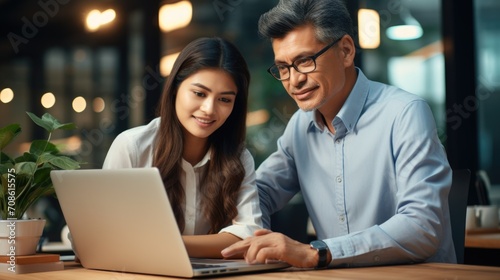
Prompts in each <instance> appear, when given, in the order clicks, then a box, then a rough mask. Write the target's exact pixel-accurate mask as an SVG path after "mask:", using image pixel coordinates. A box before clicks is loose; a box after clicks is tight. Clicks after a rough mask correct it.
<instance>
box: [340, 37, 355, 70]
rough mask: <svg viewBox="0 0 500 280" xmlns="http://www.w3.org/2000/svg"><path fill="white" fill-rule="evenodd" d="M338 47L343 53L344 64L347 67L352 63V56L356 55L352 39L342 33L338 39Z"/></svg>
mask: <svg viewBox="0 0 500 280" xmlns="http://www.w3.org/2000/svg"><path fill="white" fill-rule="evenodd" d="M338 44H339V48H340V50H341V52H342V54H343V58H344V66H346V67H348V66H351V65H352V64H353V63H354V57H355V56H356V47H355V45H354V40H353V39H352V37H351V36H349V35H344V37H342V39H340V41H339V43H338Z"/></svg>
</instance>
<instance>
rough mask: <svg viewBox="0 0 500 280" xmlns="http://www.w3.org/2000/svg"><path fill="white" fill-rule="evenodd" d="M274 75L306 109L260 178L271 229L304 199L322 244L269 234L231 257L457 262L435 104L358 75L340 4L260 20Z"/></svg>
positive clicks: (294, 2)
mask: <svg viewBox="0 0 500 280" xmlns="http://www.w3.org/2000/svg"><path fill="white" fill-rule="evenodd" d="M259 32H260V33H261V34H262V35H264V36H265V37H268V38H270V39H271V42H272V47H273V51H274V55H275V61H274V62H275V63H274V65H273V66H272V67H271V68H269V72H270V73H271V74H272V75H273V76H274V77H275V78H276V79H278V80H280V81H281V82H282V83H283V86H284V87H285V89H286V90H287V92H288V93H289V95H290V96H291V97H292V98H293V99H294V100H295V102H296V103H297V105H298V106H299V107H300V110H298V111H297V112H296V113H295V114H294V115H293V117H292V118H291V119H290V121H289V123H288V125H287V127H286V129H285V132H284V134H283V135H282V136H281V137H280V139H279V140H278V150H277V151H276V152H275V153H273V154H272V155H271V156H270V157H269V158H268V159H267V160H265V161H264V162H263V163H262V165H261V166H260V167H259V169H258V171H257V185H258V187H259V192H260V204H261V207H262V211H263V221H264V225H265V226H266V227H267V228H269V226H270V225H269V215H270V214H272V213H274V212H275V211H277V210H279V209H280V208H282V207H283V206H285V205H286V203H287V202H288V201H289V200H290V199H291V198H292V197H293V196H294V195H295V194H296V193H297V192H299V191H301V192H302V194H303V196H304V200H305V203H306V206H307V209H308V211H309V215H310V217H311V221H312V223H313V225H314V228H315V230H316V234H317V237H318V240H317V241H313V242H312V243H311V244H303V243H300V242H297V241H295V240H292V239H290V238H288V237H286V236H284V235H283V234H280V233H273V232H271V231H269V230H260V231H256V232H255V236H253V237H250V238H248V239H245V240H243V241H240V242H238V243H236V244H234V245H232V246H230V247H228V248H226V249H224V250H223V251H222V254H223V256H224V257H229V256H231V255H234V254H237V253H244V255H245V259H246V260H247V262H250V263H255V262H266V261H267V260H272V259H279V260H283V261H286V262H288V263H289V264H291V265H293V266H296V267H316V268H322V267H328V266H370V265H385V264H397V263H413V262H451V263H454V262H456V256H455V250H454V247H453V241H452V236H451V226H450V216H449V210H448V202H447V199H448V192H449V189H450V185H451V169H450V166H449V164H448V161H447V158H446V154H445V152H444V149H443V147H442V145H441V143H440V141H439V139H438V137H437V133H436V132H437V131H436V127H435V121H434V119H433V116H432V113H431V111H430V109H429V106H428V105H427V103H426V102H425V101H424V100H423V99H421V98H419V97H418V96H415V95H412V94H410V93H407V92H405V91H403V90H401V89H398V88H395V87H392V86H389V85H385V84H381V83H377V82H373V81H370V80H368V79H367V78H366V77H365V75H364V74H363V72H362V71H361V70H360V69H358V68H356V67H355V65H354V63H353V60H354V56H355V46H354V41H353V37H354V35H353V33H354V32H353V27H352V22H351V19H350V18H349V14H348V12H347V9H346V8H345V6H344V5H343V2H342V1H341V0H282V1H280V2H279V4H278V5H277V6H276V7H275V8H273V9H271V10H270V11H269V12H267V13H266V14H264V15H262V17H261V18H260V20H259Z"/></svg>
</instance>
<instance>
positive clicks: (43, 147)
mask: <svg viewBox="0 0 500 280" xmlns="http://www.w3.org/2000/svg"><path fill="white" fill-rule="evenodd" d="M45 152H48V153H54V154H57V153H59V150H58V149H57V147H56V145H54V144H52V143H50V142H48V141H47V140H34V141H33V142H31V146H30V153H32V154H34V155H37V156H40V155H41V154H43V153H45Z"/></svg>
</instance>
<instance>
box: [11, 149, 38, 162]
mask: <svg viewBox="0 0 500 280" xmlns="http://www.w3.org/2000/svg"><path fill="white" fill-rule="evenodd" d="M36 159H37V156H36V155H34V154H30V153H28V152H24V154H23V155H22V156H19V157H17V158H16V159H15V160H14V162H16V163H20V162H25V161H31V162H36Z"/></svg>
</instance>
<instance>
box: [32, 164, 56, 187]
mask: <svg viewBox="0 0 500 280" xmlns="http://www.w3.org/2000/svg"><path fill="white" fill-rule="evenodd" d="M52 170H53V168H51V167H42V168H38V170H37V171H36V172H35V178H34V180H33V184H35V185H38V186H40V187H50V186H51V185H52V180H51V179H50V171H52Z"/></svg>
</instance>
